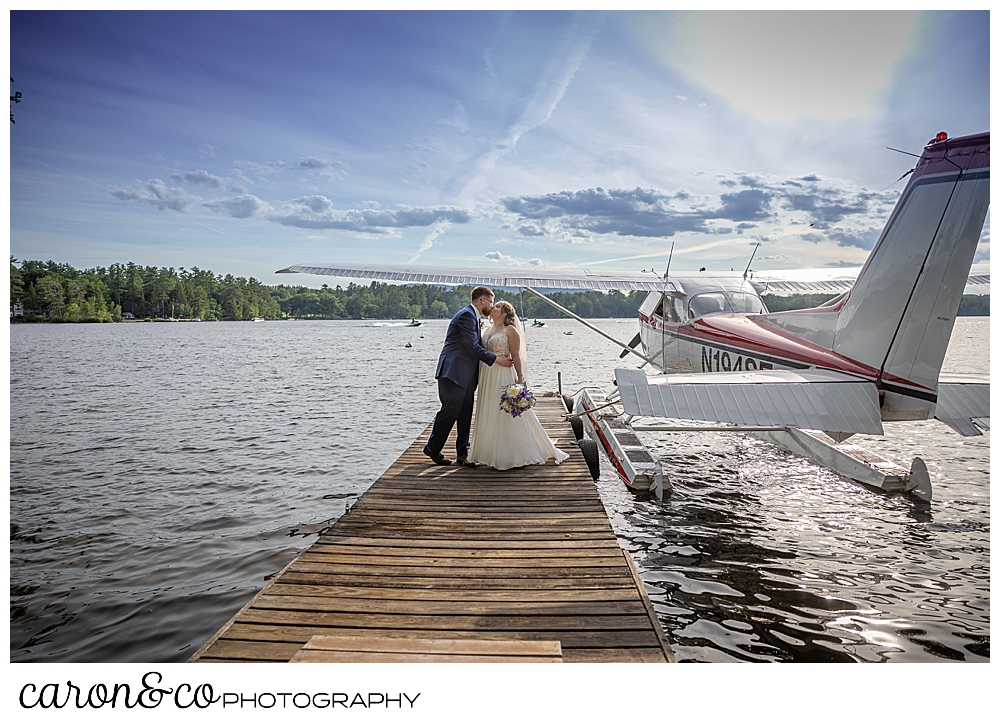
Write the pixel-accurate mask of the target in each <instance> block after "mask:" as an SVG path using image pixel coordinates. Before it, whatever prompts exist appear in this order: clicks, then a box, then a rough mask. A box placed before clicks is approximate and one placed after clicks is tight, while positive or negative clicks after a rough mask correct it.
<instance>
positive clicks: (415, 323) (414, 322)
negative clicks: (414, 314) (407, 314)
mask: <svg viewBox="0 0 1000 723" xmlns="http://www.w3.org/2000/svg"><path fill="white" fill-rule="evenodd" d="M421 324H423V322H422V321H417V320H416V319H410V323H409V324H407V326H420V325H421Z"/></svg>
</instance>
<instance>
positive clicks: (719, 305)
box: [690, 291, 732, 316]
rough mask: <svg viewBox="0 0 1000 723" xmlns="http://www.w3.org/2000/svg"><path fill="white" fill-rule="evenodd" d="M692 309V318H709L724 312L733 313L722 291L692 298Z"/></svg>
mask: <svg viewBox="0 0 1000 723" xmlns="http://www.w3.org/2000/svg"><path fill="white" fill-rule="evenodd" d="M690 307H691V316H707V315H709V314H720V313H722V312H723V311H732V307H731V306H730V305H729V302H728V301H727V300H726V295H725V294H723V293H722V292H721V291H713V292H710V293H708V294H698V295H697V296H692V297H691V304H690Z"/></svg>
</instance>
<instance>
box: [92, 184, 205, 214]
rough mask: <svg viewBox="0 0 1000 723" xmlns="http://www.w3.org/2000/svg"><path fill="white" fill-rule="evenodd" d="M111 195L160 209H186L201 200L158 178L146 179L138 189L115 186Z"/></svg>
mask: <svg viewBox="0 0 1000 723" xmlns="http://www.w3.org/2000/svg"><path fill="white" fill-rule="evenodd" d="M111 195H112V196H114V197H115V198H117V199H119V200H122V201H131V202H133V203H143V204H146V205H147V206H155V207H156V208H158V209H160V210H161V211H167V210H170V211H186V210H188V209H189V208H190V207H191V206H193V205H194V204H196V203H198V201H200V200H201V197H200V196H193V195H191V194H190V193H188V192H187V191H185V190H184V189H183V188H180V187H176V186H175V187H173V188H170V187H169V186H167V184H165V183H164V182H163V181H161V180H160V179H158V178H153V179H150V180H149V181H146V183H145V184H144V185H143V186H142V187H140V188H138V189H132V188H115V189H113V190H112V191H111Z"/></svg>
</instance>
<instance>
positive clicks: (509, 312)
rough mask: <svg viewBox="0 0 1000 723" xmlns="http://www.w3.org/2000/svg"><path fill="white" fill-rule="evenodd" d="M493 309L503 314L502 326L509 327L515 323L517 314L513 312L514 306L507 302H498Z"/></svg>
mask: <svg viewBox="0 0 1000 723" xmlns="http://www.w3.org/2000/svg"><path fill="white" fill-rule="evenodd" d="M494 306H495V307H497V308H498V309H500V311H501V312H503V325H504V326H510V325H511V324H513V323H514V322H515V321H517V312H516V311H514V305H513V304H511V303H510V302H509V301H498V302H497V303H495V304H494Z"/></svg>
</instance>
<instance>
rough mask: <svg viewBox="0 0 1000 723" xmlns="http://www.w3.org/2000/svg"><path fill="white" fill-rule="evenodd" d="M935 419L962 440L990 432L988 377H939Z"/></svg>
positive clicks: (962, 375) (953, 375) (946, 375)
mask: <svg viewBox="0 0 1000 723" xmlns="http://www.w3.org/2000/svg"><path fill="white" fill-rule="evenodd" d="M934 418H935V419H937V420H938V421H940V422H944V423H945V424H947V425H948V426H949V427H951V428H952V429H954V430H955V431H956V432H958V433H959V434H961V435H962V436H963V437H975V436H978V435H981V434H982V432H980V431H979V428H980V427H981V428H983V429H987V430H988V429H989V428H990V381H989V377H986V376H981V375H976V374H942V375H941V378H940V380H939V382H938V395H937V407H936V408H935V410H934Z"/></svg>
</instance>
